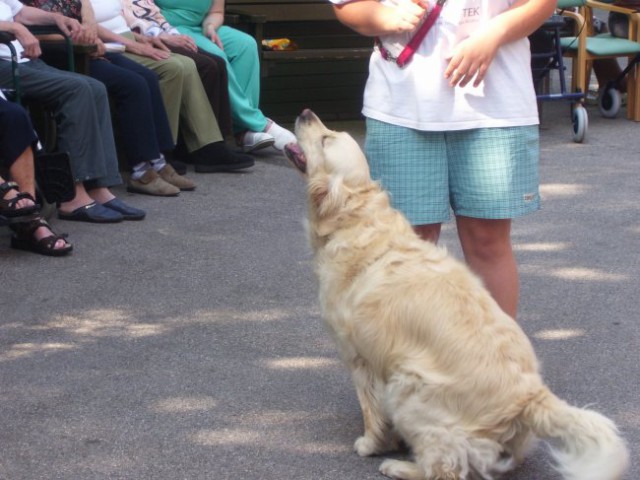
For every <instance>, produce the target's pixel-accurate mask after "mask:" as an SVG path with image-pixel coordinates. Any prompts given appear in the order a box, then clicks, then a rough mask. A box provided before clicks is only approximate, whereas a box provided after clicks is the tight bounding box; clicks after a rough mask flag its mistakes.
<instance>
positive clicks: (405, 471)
mask: <svg viewBox="0 0 640 480" xmlns="http://www.w3.org/2000/svg"><path fill="white" fill-rule="evenodd" d="M379 471H380V473H381V474H382V475H384V476H385V477H389V478H394V479H397V480H425V478H426V477H425V475H424V472H423V471H422V469H421V468H420V467H419V466H418V465H417V464H415V463H412V462H405V461H402V460H385V461H384V462H382V463H381V464H380V468H379Z"/></svg>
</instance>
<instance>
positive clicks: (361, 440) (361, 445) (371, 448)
mask: <svg viewBox="0 0 640 480" xmlns="http://www.w3.org/2000/svg"><path fill="white" fill-rule="evenodd" d="M353 449H354V450H355V451H356V453H357V454H358V455H360V456H361V457H370V456H371V455H377V454H378V453H382V449H381V448H380V445H379V443H378V442H376V441H375V440H374V439H372V438H371V437H367V436H366V435H363V436H362V437H358V439H357V440H356V442H355V443H354V444H353Z"/></svg>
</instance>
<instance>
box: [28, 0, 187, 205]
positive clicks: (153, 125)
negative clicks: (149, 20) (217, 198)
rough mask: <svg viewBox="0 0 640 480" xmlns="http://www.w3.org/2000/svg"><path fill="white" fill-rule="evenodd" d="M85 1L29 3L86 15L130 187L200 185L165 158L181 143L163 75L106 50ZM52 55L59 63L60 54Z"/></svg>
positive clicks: (160, 190) (151, 190)
mask: <svg viewBox="0 0 640 480" xmlns="http://www.w3.org/2000/svg"><path fill="white" fill-rule="evenodd" d="M84 1H85V2H86V4H87V5H86V8H85V6H84V5H82V4H81V2H80V1H77V2H67V3H65V4H64V5H60V4H59V2H49V1H46V2H41V1H40V0H24V2H23V3H24V4H25V5H29V6H33V7H36V8H41V4H42V7H43V9H44V10H46V11H53V12H56V13H60V14H62V15H65V16H67V17H72V15H76V14H80V13H82V15H83V16H84V18H83V30H82V31H81V33H80V35H79V36H78V39H77V41H78V42H79V43H87V44H97V45H98V52H97V53H96V54H95V55H93V56H92V58H91V59H90V60H89V75H90V76H91V77H93V78H95V79H96V80H98V81H100V82H102V83H103V84H104V85H105V87H106V88H107V92H108V93H109V97H110V98H111V99H112V100H113V103H112V105H113V107H114V111H113V115H114V117H115V119H116V120H117V121H116V122H115V126H116V127H117V128H118V133H119V137H118V138H119V139H120V140H121V146H122V153H123V154H124V157H125V158H126V160H127V163H128V164H129V170H130V176H129V180H128V185H127V189H128V190H129V191H130V192H136V193H144V194H148V195H158V196H177V195H178V194H179V193H180V191H181V190H194V189H195V187H196V186H195V184H194V183H193V182H192V181H191V180H189V179H188V178H185V177H182V176H180V175H178V173H177V172H176V171H175V170H174V168H173V167H172V166H171V165H170V164H169V163H167V161H166V159H165V154H166V155H168V156H170V155H171V152H172V151H173V149H174V147H175V145H174V144H173V141H172V135H171V129H170V127H169V120H168V119H167V113H166V111H165V109H164V103H163V100H162V95H161V93H160V85H159V83H158V76H157V75H156V74H155V72H153V71H151V70H149V69H148V68H145V67H143V66H142V65H140V64H138V63H136V62H134V61H133V60H130V59H128V58H126V57H125V56H124V55H122V54H121V53H106V52H105V48H104V44H103V43H102V41H101V40H100V39H98V38H97V26H96V25H95V20H94V19H93V10H92V9H91V4H90V3H89V2H88V0H84ZM74 7H75V8H74ZM80 10H81V11H82V12H80ZM86 25H90V26H91V27H87V26H86ZM62 56H63V57H64V55H62ZM105 60H107V61H105ZM52 61H53V64H55V65H57V62H55V59H52ZM65 61H66V59H65V60H63V61H62V62H60V63H63V64H64V62H65Z"/></svg>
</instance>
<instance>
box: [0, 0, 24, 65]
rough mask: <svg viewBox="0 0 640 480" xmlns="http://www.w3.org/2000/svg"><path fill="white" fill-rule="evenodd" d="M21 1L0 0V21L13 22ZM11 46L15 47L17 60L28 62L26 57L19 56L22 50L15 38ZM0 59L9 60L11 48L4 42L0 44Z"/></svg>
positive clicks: (20, 8)
mask: <svg viewBox="0 0 640 480" xmlns="http://www.w3.org/2000/svg"><path fill="white" fill-rule="evenodd" d="M23 6H24V5H22V3H20V2H19V1H18V0H0V21H2V22H13V17H15V16H16V15H17V14H18V12H19V11H20V10H22V7H23ZM11 44H12V45H13V47H14V48H15V49H16V52H17V54H18V61H19V62H28V61H29V59H28V58H20V57H21V53H22V52H23V51H24V49H23V48H22V45H20V42H18V41H17V40H14V41H13V42H11ZM0 59H2V60H11V50H9V47H7V46H6V45H5V44H1V45H0Z"/></svg>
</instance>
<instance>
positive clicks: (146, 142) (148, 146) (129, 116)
mask: <svg viewBox="0 0 640 480" xmlns="http://www.w3.org/2000/svg"><path fill="white" fill-rule="evenodd" d="M120 56H122V55H113V56H110V58H108V59H107V60H108V61H105V60H101V59H96V60H92V61H91V62H90V70H89V74H90V75H91V77H93V78H95V79H96V80H99V81H100V82H102V83H103V84H104V85H105V86H106V87H107V92H108V93H109V97H110V98H111V100H112V102H113V105H114V107H115V108H114V111H113V117H114V120H115V122H114V123H115V124H116V127H117V128H118V132H119V134H120V135H119V138H120V140H121V141H122V147H123V150H124V154H125V156H126V158H127V163H128V164H129V167H130V168H133V167H134V166H135V165H137V164H139V163H141V162H149V161H151V160H153V159H156V158H159V157H160V150H159V147H158V142H157V138H156V129H155V121H154V116H153V110H152V107H151V98H150V94H149V89H148V88H147V83H146V81H145V80H144V78H142V77H141V76H140V75H138V74H137V73H136V72H133V71H130V70H128V69H127V68H123V67H121V66H120V65H118V63H117V62H118V58H117V57H120ZM122 58H123V60H124V61H127V62H131V63H133V64H135V62H133V61H132V60H129V59H128V58H126V57H124V56H122ZM136 65H137V64H136ZM142 68H144V67H142ZM152 73H153V72H152Z"/></svg>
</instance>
